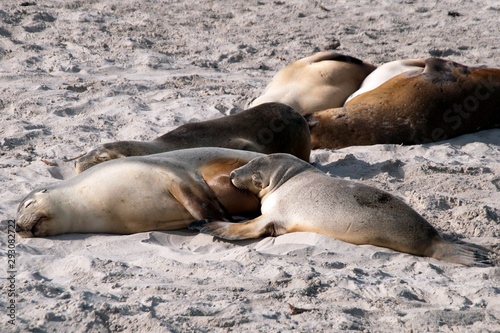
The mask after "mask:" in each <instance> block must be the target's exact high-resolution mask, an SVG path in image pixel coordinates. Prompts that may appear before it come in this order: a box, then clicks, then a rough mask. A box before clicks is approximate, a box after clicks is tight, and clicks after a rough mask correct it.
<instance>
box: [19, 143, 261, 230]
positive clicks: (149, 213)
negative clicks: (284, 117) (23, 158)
mask: <svg viewBox="0 0 500 333" xmlns="http://www.w3.org/2000/svg"><path fill="white" fill-rule="evenodd" d="M258 156H263V155H262V154H260V153H255V152H250V151H243V150H231V149H224V148H193V149H186V150H177V151H173V152H167V153H161V154H155V155H149V156H135V157H128V158H122V159H118V160H113V161H108V162H106V163H102V164H99V165H97V166H95V167H94V168H91V169H89V170H88V171H86V172H84V173H82V174H80V175H77V176H76V177H74V178H71V179H69V180H65V181H62V182H59V183H56V184H54V185H51V186H46V187H43V188H40V189H37V190H34V191H32V192H31V193H30V194H28V196H26V198H25V199H24V200H23V201H22V202H21V203H20V205H19V208H18V212H17V226H18V230H19V231H20V232H21V234H23V235H24V236H52V235H57V234H63V233H94V232H104V233H119V234H129V233H136V232H143V231H150V230H173V229H180V228H186V227H187V226H188V224H189V223H190V222H192V221H194V220H198V219H201V218H207V217H211V218H217V219H226V220H229V219H230V218H231V216H232V215H240V214H246V213H254V212H256V211H257V212H258V210H259V207H260V204H259V200H258V199H257V198H256V196H255V195H254V194H252V193H249V192H247V191H242V190H240V189H237V188H236V187H234V186H233V185H232V184H231V181H230V179H229V174H230V172H231V171H232V170H233V169H235V168H237V167H240V166H242V165H244V164H245V163H247V162H248V161H250V160H251V159H253V158H255V157H258Z"/></svg>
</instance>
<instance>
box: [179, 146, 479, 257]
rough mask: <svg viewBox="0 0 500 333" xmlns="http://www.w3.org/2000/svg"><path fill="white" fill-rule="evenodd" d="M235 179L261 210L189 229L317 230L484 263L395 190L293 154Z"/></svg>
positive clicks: (220, 232) (230, 235) (248, 232)
mask: <svg viewBox="0 0 500 333" xmlns="http://www.w3.org/2000/svg"><path fill="white" fill-rule="evenodd" d="M231 180H232V182H233V184H234V185H235V186H236V187H238V188H240V189H245V190H248V191H250V192H252V193H255V194H256V195H257V196H258V197H259V198H260V200H261V212H262V215H261V216H259V217H257V218H255V219H253V220H250V221H247V222H244V223H228V222H222V221H210V220H208V221H207V220H202V221H196V222H193V223H192V224H191V225H190V226H189V228H190V229H196V230H200V231H201V232H203V233H207V234H211V235H213V236H217V237H221V238H225V239H230V240H238V239H247V238H258V237H262V236H278V235H282V234H285V233H290V232H297V231H305V232H316V233H320V234H324V235H328V236H331V237H334V238H336V239H339V240H341V241H344V242H349V243H353V244H358V245H360V244H371V245H376V246H383V247H387V248H391V249H394V250H397V251H401V252H406V253H411V254H414V255H419V256H428V257H433V258H436V259H440V260H444V261H449V262H454V263H460V264H464V265H473V264H481V263H483V262H482V260H483V259H484V258H482V257H480V253H476V252H474V250H473V249H471V248H469V247H466V246H462V245H458V244H453V243H450V242H448V241H445V240H444V239H443V238H442V237H441V236H440V235H439V233H438V232H437V230H436V229H435V228H434V227H433V226H432V225H430V224H429V223H428V222H427V221H426V220H425V219H424V218H423V217H422V216H420V215H419V214H418V213H417V212H416V211H414V210H413V209H412V208H410V207H409V206H408V205H407V204H405V203H404V202H403V201H401V200H399V199H397V198H396V197H394V196H393V195H391V194H389V193H387V192H384V191H382V190H379V189H377V188H375V187H371V186H367V185H364V184H361V183H358V182H354V181H349V180H344V179H340V178H333V177H330V176H328V175H326V174H324V173H323V172H321V171H320V170H318V169H316V168H315V167H313V166H312V165H310V164H308V163H305V162H304V161H301V160H299V159H297V158H295V157H293V156H291V155H289V154H272V155H268V156H263V157H258V158H256V159H254V160H252V161H251V162H249V163H247V164H246V165H244V166H242V167H240V168H238V169H235V170H234V171H233V172H231Z"/></svg>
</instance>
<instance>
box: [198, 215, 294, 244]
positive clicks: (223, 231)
mask: <svg viewBox="0 0 500 333" xmlns="http://www.w3.org/2000/svg"><path fill="white" fill-rule="evenodd" d="M189 229H191V230H199V231H200V232H202V233H204V234H209V235H212V236H216V237H219V238H223V239H228V240H240V239H249V238H260V237H263V236H279V235H283V234H285V233H286V229H285V228H282V227H280V226H279V224H278V223H275V222H272V221H271V222H270V221H268V220H266V219H265V218H262V216H259V217H257V218H255V219H253V220H250V221H247V222H242V223H230V222H222V221H211V220H199V221H194V222H192V223H191V224H190V225H189Z"/></svg>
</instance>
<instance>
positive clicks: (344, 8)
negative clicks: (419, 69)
mask: <svg viewBox="0 0 500 333" xmlns="http://www.w3.org/2000/svg"><path fill="white" fill-rule="evenodd" d="M499 31H500V1H488V0H479V1H474V2H470V1H466V0H460V1H439V2H437V1H432V2H425V1H421V0H408V1H380V2H374V1H369V0H360V1H357V2H356V3H354V2H352V1H299V0H292V1H268V0H260V1H243V0H234V1H231V2H226V1H204V2H195V1H187V0H179V1H155V0H151V1H135V0H124V1H108V2H104V1H97V0H88V1H87V0H80V1H73V0H71V1H62V0H50V1H49V0H35V1H25V2H23V1H12V0H6V1H2V5H1V6H0V183H1V188H2V191H0V220H1V223H0V229H1V230H2V235H3V236H2V237H0V247H1V249H2V251H1V252H0V257H1V258H0V260H1V266H0V267H2V269H1V270H0V280H1V282H2V283H1V284H0V294H1V295H2V296H1V297H0V307H1V309H2V310H1V311H0V314H1V315H0V318H1V319H0V331H2V332H266V333H269V332H292V331H293V332H338V331H364V332H438V331H439V332H500V258H499V256H498V254H495V253H492V254H491V260H492V262H493V263H494V266H492V267H465V266H461V265H456V264H451V263H446V262H442V261H438V260H435V259H431V258H423V257H416V256H412V255H409V254H404V253H399V252H396V251H392V250H389V249H386V248H381V247H375V246H368V245H363V246H356V245H352V244H348V243H344V242H341V241H338V240H335V239H333V238H330V237H327V236H324V235H319V234H314V233H290V234H286V235H283V236H278V237H266V238H261V239H256V240H247V241H238V242H237V241H234V242H230V241H224V240H220V239H217V238H214V237H212V236H208V235H204V234H198V233H197V232H195V231H190V230H177V231H154V232H145V233H138V234H132V235H107V234H66V235H60V236H53V237H46V238H29V239H26V238H25V239H23V238H19V237H18V238H16V241H15V250H14V251H15V261H14V262H12V261H10V260H9V259H11V258H9V252H8V251H9V249H10V250H13V249H12V247H10V248H9V244H12V242H10V243H9V240H10V239H11V237H13V236H12V235H13V233H12V232H11V228H9V225H11V224H12V222H10V221H12V220H13V219H15V217H16V210H17V206H18V204H19V203H20V201H21V200H22V199H23V198H24V197H25V196H26V195H27V194H28V193H29V192H30V191H31V190H33V189H36V188H39V187H41V186H44V185H47V184H52V183H56V182H60V181H61V180H65V179H69V178H71V177H74V176H75V175H76V172H75V170H74V168H73V162H69V161H67V160H69V159H71V158H74V157H76V156H79V155H81V154H83V153H85V152H87V151H89V150H90V149H92V148H94V147H96V146H97V145H99V144H102V143H106V142H112V141H118V140H151V139H154V138H155V137H157V136H159V135H161V134H163V133H166V132H168V131H170V130H172V129H174V128H176V127H178V126H179V125H182V124H186V123H189V122H195V121H201V120H208V119H214V118H217V117H222V116H225V115H230V114H234V113H236V112H239V111H241V110H244V109H246V108H247V107H248V105H249V104H250V102H251V101H252V100H253V99H255V98H256V97H257V96H259V95H260V94H261V93H262V91H263V90H264V88H265V87H266V85H267V84H268V83H269V81H270V80H271V78H272V77H273V75H274V74H275V73H276V72H277V71H278V70H280V69H282V68H283V67H285V66H286V65H288V64H289V63H291V62H292V61H294V60H297V59H300V58H303V57H305V56H308V55H310V54H312V53H314V52H318V51H324V50H331V49H335V50H337V51H338V52H340V53H344V54H347V55H351V56H355V57H357V58H360V59H363V60H364V61H367V62H370V63H372V64H375V65H380V64H382V63H385V62H388V61H392V60H398V59H410V58H428V57H443V58H445V59H450V60H453V61H456V62H459V63H462V64H465V65H470V66H485V67H496V68H499V67H500V53H499V50H498V48H499V46H500V40H499V38H498V32H499ZM235 130H237V129H235ZM311 162H312V163H313V165H315V166H316V167H318V168H319V169H320V170H322V171H324V172H325V173H328V174H330V175H331V176H334V177H341V178H344V179H350V180H355V181H359V182H362V183H365V184H368V185H372V186H376V187H378V188H381V189H383V190H386V191H388V192H390V193H392V194H394V195H396V196H397V197H399V198H401V199H402V200H403V201H405V202H406V203H407V204H409V205H410V206H411V207H413V208H414V209H415V210H416V211H417V212H418V213H420V214H421V215H422V216H424V217H425V218H426V219H427V220H428V221H429V222H430V223H431V224H432V225H434V226H435V227H436V228H437V229H438V230H439V231H440V232H441V234H442V235H443V237H444V238H445V239H447V240H453V241H455V242H458V243H466V244H471V245H472V246H480V247H483V248H485V249H488V250H491V251H494V252H496V253H499V252H500V238H499V237H500V204H499V203H500V129H494V130H487V131H481V132H477V133H473V134H468V135H464V136H460V137H457V138H454V139H451V140H448V141H442V142H436V143H431V144H423V145H413V146H402V145H374V146H358V147H348V148H344V149H339V150H329V149H325V150H315V151H313V153H312V155H311ZM10 265H13V266H10ZM12 293H15V297H14V296H10V295H11V294H12ZM11 304H14V311H11V310H12V309H13V308H12V306H11ZM9 307H10V309H9Z"/></svg>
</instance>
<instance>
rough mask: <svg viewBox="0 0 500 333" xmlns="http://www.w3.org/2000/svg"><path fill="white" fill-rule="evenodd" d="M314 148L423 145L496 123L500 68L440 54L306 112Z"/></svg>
mask: <svg viewBox="0 0 500 333" xmlns="http://www.w3.org/2000/svg"><path fill="white" fill-rule="evenodd" d="M306 118H307V119H308V123H309V125H310V130H311V144H312V148H313V149H319V148H334V149H337V148H343V147H348V146H356V145H373V144H391V143H392V144H421V143H428V142H435V141H441V140H446V139H451V138H454V137H456V136H459V135H463V134H467V133H473V132H476V131H479V130H485V129H490V128H496V127H500V69H496V68H477V67H476V68H474V67H467V66H464V65H461V64H458V63H455V62H452V61H448V60H443V59H439V58H429V59H427V60H425V68H423V69H420V70H418V69H417V70H411V71H408V72H406V73H402V74H399V75H397V76H395V77H393V78H391V79H389V80H387V81H386V82H385V83H383V84H381V85H380V86H378V87H377V88H375V89H373V90H370V91H367V92H365V93H362V94H360V95H358V96H356V97H354V98H353V99H351V100H350V101H349V102H347V103H346V104H345V106H344V107H342V108H335V109H329V110H323V111H318V112H315V113H313V114H311V115H309V116H307V117H306Z"/></svg>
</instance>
